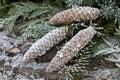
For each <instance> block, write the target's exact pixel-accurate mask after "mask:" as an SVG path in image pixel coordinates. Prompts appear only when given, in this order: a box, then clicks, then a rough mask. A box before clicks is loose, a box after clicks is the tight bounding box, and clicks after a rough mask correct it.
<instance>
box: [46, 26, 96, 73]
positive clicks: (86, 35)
mask: <svg viewBox="0 0 120 80" xmlns="http://www.w3.org/2000/svg"><path fill="white" fill-rule="evenodd" d="M95 33H96V31H95V29H94V28H93V27H88V28H87V29H84V30H81V31H79V32H78V33H77V34H76V35H75V36H74V37H73V38H72V39H71V40H70V41H69V42H67V43H66V44H65V46H63V47H62V49H61V50H60V51H58V52H57V54H56V56H55V57H54V58H53V59H52V61H51V62H50V64H49V65H48V67H47V68H46V72H48V73H49V72H53V71H56V70H58V69H60V68H61V67H62V66H63V65H64V64H66V63H67V62H68V61H70V60H71V59H72V58H73V57H74V56H75V55H76V54H77V53H78V52H79V51H80V49H82V48H84V47H85V46H86V45H87V44H88V42H89V41H91V39H92V37H93V36H94V34H95Z"/></svg>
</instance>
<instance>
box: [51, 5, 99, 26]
mask: <svg viewBox="0 0 120 80" xmlns="http://www.w3.org/2000/svg"><path fill="white" fill-rule="evenodd" d="M99 15H100V10H99V9H98V8H93V7H78V8H71V9H67V10H64V11H62V12H60V13H57V14H56V15H55V16H53V17H52V18H51V19H50V20H49V24H50V25H55V26H60V25H63V24H70V23H72V22H74V21H88V20H94V19H96V18H97V17H98V16H99Z"/></svg>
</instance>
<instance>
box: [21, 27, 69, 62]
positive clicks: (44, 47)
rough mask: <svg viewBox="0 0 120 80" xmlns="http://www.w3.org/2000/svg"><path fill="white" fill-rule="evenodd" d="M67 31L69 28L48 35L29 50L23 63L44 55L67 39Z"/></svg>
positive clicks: (55, 30) (58, 29)
mask: <svg viewBox="0 0 120 80" xmlns="http://www.w3.org/2000/svg"><path fill="white" fill-rule="evenodd" d="M67 31H68V28H67V27H61V28H57V29H54V30H52V31H50V32H49V33H47V34H46V35H45V36H43V37H42V38H41V39H39V40H37V41H36V42H35V43H34V44H33V45H32V46H31V47H30V48H29V50H28V51H27V52H26V53H25V55H24V57H23V60H22V62H23V63H25V62H28V61H29V60H31V59H34V58H36V57H37V56H42V55H44V54H45V53H46V51H48V50H49V49H50V48H51V47H53V46H54V45H56V44H58V43H59V42H60V41H62V40H63V39H64V38H65V37H66V34H67Z"/></svg>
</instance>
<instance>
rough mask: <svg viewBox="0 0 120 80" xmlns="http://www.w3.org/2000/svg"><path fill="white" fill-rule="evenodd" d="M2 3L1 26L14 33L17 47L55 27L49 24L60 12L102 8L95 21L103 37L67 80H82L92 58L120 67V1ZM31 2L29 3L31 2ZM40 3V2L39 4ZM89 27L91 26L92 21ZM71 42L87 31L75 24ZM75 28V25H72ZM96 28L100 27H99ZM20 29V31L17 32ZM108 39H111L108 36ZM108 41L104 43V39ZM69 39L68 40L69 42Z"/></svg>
mask: <svg viewBox="0 0 120 80" xmlns="http://www.w3.org/2000/svg"><path fill="white" fill-rule="evenodd" d="M17 1H19V2H15V1H13V0H0V6H1V7H0V18H1V19H0V23H1V24H2V25H3V26H4V28H3V32H4V33H5V34H7V35H8V36H10V34H11V33H14V34H16V35H17V36H18V37H17V38H18V39H17V42H16V44H15V45H17V44H20V43H23V42H24V41H26V40H28V39H29V40H30V41H31V42H34V41H36V40H38V39H39V38H41V37H42V36H44V35H45V34H46V33H48V32H49V31H51V30H53V29H54V28H55V27H54V26H50V25H48V20H49V19H50V18H51V17H52V16H53V15H54V14H56V13H57V12H60V11H61V10H65V9H66V8H72V7H79V6H91V7H96V8H99V9H100V11H101V16H100V17H99V18H98V19H97V20H95V21H92V24H93V23H96V24H97V27H102V28H103V29H102V30H97V31H98V32H99V33H100V34H101V35H99V36H96V37H94V39H93V40H92V42H91V43H89V44H88V45H87V46H86V47H85V48H84V49H82V50H81V51H80V52H79V54H77V55H76V57H74V58H73V59H72V60H71V61H70V62H69V63H68V64H67V65H65V67H64V68H65V69H66V70H67V71H68V72H67V75H68V76H67V80H77V79H81V78H82V77H81V76H82V75H81V73H83V72H84V71H85V70H86V66H89V65H88V64H90V62H91V58H98V57H103V58H104V59H105V60H108V61H111V62H113V63H115V64H116V66H118V67H120V64H119V63H120V44H119V43H120V1H119V0H89V1H88V0H42V1H40V0H35V1H34V0H30V1H33V2H30V1H29V0H17ZM27 1H28V2H27ZM35 2H39V3H35ZM85 24H87V25H91V22H86V23H85ZM72 25H75V26H73V27H72V28H70V29H69V30H70V31H69V34H68V36H67V39H68V40H69V39H70V38H71V37H73V36H74V35H75V34H76V33H77V32H78V31H79V30H81V29H83V28H84V27H83V26H80V25H79V23H78V22H77V23H76V22H75V23H73V24H72ZM70 26H71V25H70ZM97 27H96V28H97ZM16 30H18V32H17V33H16ZM106 36H107V37H106ZM103 38H105V39H104V40H102V39H103ZM68 40H67V41H68Z"/></svg>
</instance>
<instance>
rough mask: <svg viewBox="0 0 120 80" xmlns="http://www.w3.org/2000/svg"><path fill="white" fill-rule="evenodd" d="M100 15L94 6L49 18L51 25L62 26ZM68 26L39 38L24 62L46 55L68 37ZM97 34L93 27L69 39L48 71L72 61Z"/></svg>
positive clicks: (73, 9) (72, 9)
mask: <svg viewBox="0 0 120 80" xmlns="http://www.w3.org/2000/svg"><path fill="white" fill-rule="evenodd" d="M99 15H100V10H99V9H97V8H92V7H78V8H71V9H67V10H65V11H62V12H60V13H58V14H56V15H55V16H54V17H52V18H51V19H50V20H49V24H50V25H54V26H60V25H66V24H71V23H72V22H74V21H80V22H81V21H89V20H94V19H96V18H97V17H98V16H99ZM67 33H68V27H60V28H56V29H54V30H52V31H50V32H49V33H47V34H46V35H44V36H43V37H42V38H41V39H39V40H37V41H36V42H35V43H34V44H33V45H32V46H31V47H30V48H29V50H28V51H27V52H26V53H25V55H24V57H23V60H22V61H23V62H28V61H30V60H31V59H34V58H36V57H37V56H42V55H44V54H45V53H46V52H47V51H48V50H49V49H50V48H52V47H53V46H55V45H56V44H58V43H59V42H61V41H62V40H63V39H65V38H66V35H67ZM95 34H96V31H95V29H94V28H93V27H91V26H89V27H88V28H86V29H84V30H81V31H79V32H78V33H77V34H76V35H75V36H74V37H73V38H72V39H71V40H70V41H68V42H67V43H66V44H65V45H64V46H63V47H62V48H61V50H60V51H58V52H57V53H56V55H55V56H54V58H53V59H52V60H51V62H50V63H49V65H48V67H47V68H46V72H53V71H56V70H59V69H61V67H62V66H63V65H65V64H66V63H67V62H68V61H70V60H71V59H72V58H73V57H74V56H75V55H76V54H77V53H78V52H79V51H80V50H81V49H82V48H84V47H85V46H86V45H87V44H88V42H89V41H91V39H92V37H93V36H94V35H95Z"/></svg>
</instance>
